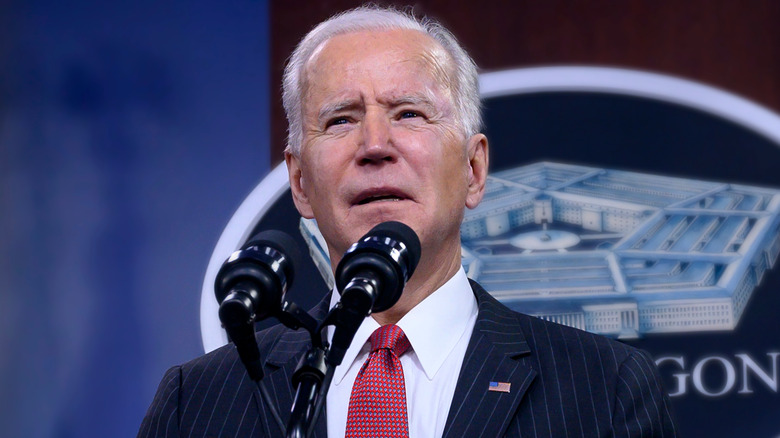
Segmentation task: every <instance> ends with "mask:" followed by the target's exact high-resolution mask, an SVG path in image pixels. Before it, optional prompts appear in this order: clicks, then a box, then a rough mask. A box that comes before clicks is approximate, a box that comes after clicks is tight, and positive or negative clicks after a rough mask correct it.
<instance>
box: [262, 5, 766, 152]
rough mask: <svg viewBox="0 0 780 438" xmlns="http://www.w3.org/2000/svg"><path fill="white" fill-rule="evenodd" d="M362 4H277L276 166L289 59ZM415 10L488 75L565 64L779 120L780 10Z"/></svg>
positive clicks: (481, 7)
mask: <svg viewBox="0 0 780 438" xmlns="http://www.w3.org/2000/svg"><path fill="white" fill-rule="evenodd" d="M360 3H361V2H355V1H347V0H331V1H321V2H317V3H316V4H312V5H307V7H306V8H302V7H301V6H300V4H299V3H297V2H283V1H272V2H271V12H270V17H271V35H272V41H271V45H272V46H271V57H272V59H271V65H272V69H273V71H272V74H271V80H272V90H274V94H273V95H272V96H273V101H272V105H273V107H272V145H273V147H272V148H271V161H272V162H274V163H277V162H279V161H280V160H281V159H282V154H281V152H282V150H283V148H284V139H285V135H286V132H285V130H286V127H287V123H286V120H285V118H284V111H283V109H282V105H281V85H280V84H281V76H282V71H283V69H284V62H285V60H286V59H287V57H288V56H289V54H290V53H291V52H292V50H293V49H294V47H295V44H296V43H297V42H298V41H299V40H300V38H302V37H303V35H305V33H306V32H308V31H309V30H310V29H311V28H312V27H313V26H314V25H316V24H317V23H319V22H320V21H322V20H324V19H326V18H327V17H329V16H330V15H332V14H334V13H336V12H338V11H342V10H344V9H348V8H351V7H354V6H357V5H359V4H360ZM384 4H393V3H392V2H391V3H388V2H384ZM396 4H399V5H403V3H396ZM414 10H415V11H416V12H418V14H425V15H430V16H433V17H435V18H437V19H439V20H440V21H441V22H443V23H444V24H445V25H446V26H447V27H448V28H449V29H450V30H451V31H452V32H453V33H454V34H455V35H456V36H457V37H458V39H459V40H460V41H461V42H462V43H463V45H464V46H465V47H466V49H467V50H468V51H469V53H470V54H471V55H472V56H473V57H474V59H475V61H476V62H477V64H478V65H479V66H480V67H481V69H482V70H483V71H488V70H496V69H503V68H510V67H525V66H538V65H564V64H581V65H608V66H619V67H626V68H634V69H642V70H649V71H656V72H661V73H665V74H672V75H677V76H681V77H685V78H688V79H693V80H697V81H702V82H705V83H708V84H710V85H715V86H717V87H720V88H723V89H726V90H728V91H731V92H734V93H737V94H740V95H742V96H745V97H747V98H749V99H752V100H754V101H756V102H758V103H761V104H763V105H765V106H768V107H770V108H771V109H773V110H775V111H779V112H780V26H778V25H777V23H780V2H775V1H771V0H765V1H757V0H754V1H746V2H734V1H730V0H710V1H707V0H686V1H684V2H681V1H677V0H657V1H652V2H651V1H606V0H593V1H580V2H574V1H565V0H546V1H533V0H528V1H518V2H515V4H514V5H513V6H511V8H510V9H508V8H507V6H505V5H503V4H499V2H495V3H492V2H485V1H480V2H465V1H461V2H456V1H446V0H428V1H419V2H417V5H416V6H415V9H414Z"/></svg>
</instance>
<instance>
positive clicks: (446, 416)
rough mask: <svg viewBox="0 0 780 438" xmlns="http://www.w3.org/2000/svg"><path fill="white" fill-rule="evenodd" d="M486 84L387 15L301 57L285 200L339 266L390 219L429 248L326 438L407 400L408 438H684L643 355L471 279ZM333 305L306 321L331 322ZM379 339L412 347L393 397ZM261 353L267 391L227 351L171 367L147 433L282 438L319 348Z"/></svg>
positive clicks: (357, 346) (381, 316) (439, 35)
mask: <svg viewBox="0 0 780 438" xmlns="http://www.w3.org/2000/svg"><path fill="white" fill-rule="evenodd" d="M476 80H477V79H476V68H475V66H474V64H473V62H472V61H471V59H470V58H469V57H468V55H467V54H466V53H465V52H464V51H463V49H462V48H461V47H460V46H459V45H458V44H457V42H456V41H455V39H454V38H453V37H452V36H451V35H450V34H449V32H448V31H446V29H444V28H442V27H441V26H439V25H437V24H435V23H432V22H423V23H421V22H419V21H417V20H415V19H414V18H413V17H410V16H407V15H405V14H402V13H399V12H396V11H392V10H383V9H376V8H360V9H357V10H353V11H349V12H347V13H345V14H342V15H340V16H336V17H334V18H332V19H330V20H328V21H326V22H324V23H322V24H320V25H319V26H318V27H317V28H315V29H314V30H312V31H311V32H310V33H309V34H308V35H307V36H306V37H305V38H304V39H303V40H302V42H301V43H300V45H299V46H298V48H297V49H296V51H295V52H294V54H293V56H292V57H291V59H290V62H289V64H288V66H287V69H286V71H285V79H284V104H285V110H286V112H287V117H288V121H289V139H288V148H287V150H286V153H285V159H286V162H287V167H288V170H289V176H290V186H291V191H292V195H293V200H294V202H295V205H296V207H297V208H298V211H299V212H300V213H301V215H302V216H303V217H306V218H316V219H317V223H318V226H319V228H320V231H321V232H322V234H323V236H324V237H325V240H326V242H327V243H328V252H329V254H330V259H331V263H332V266H333V267H334V268H335V266H336V265H337V264H338V262H339V260H340V259H341V257H342V255H343V254H344V252H345V251H346V250H347V248H348V247H349V246H350V245H351V244H352V243H354V242H355V241H357V240H358V238H359V237H361V236H362V235H363V234H365V233H366V232H367V231H368V230H369V229H371V228H372V227H373V226H375V225H376V224H378V223H381V222H384V221H388V220H397V221H401V222H404V223H405V224H407V225H409V226H410V227H411V228H412V229H414V231H415V232H416V233H417V234H418V236H419V237H420V241H421V246H422V255H421V259H420V262H419V265H418V267H417V270H416V271H415V273H414V275H413V276H412V277H411V279H410V280H409V282H408V283H407V285H406V287H405V289H404V292H403V294H402V296H401V298H400V299H399V301H398V302H397V303H396V304H395V305H394V306H393V307H392V308H390V309H389V310H386V311H384V312H381V313H377V314H374V315H372V316H370V317H367V318H366V320H365V321H364V322H363V324H362V326H361V327H360V328H359V329H358V332H357V334H356V335H355V338H354V340H353V343H352V345H351V347H350V349H349V350H348V352H347V354H346V356H345V358H344V361H343V363H342V365H341V366H339V367H338V368H337V369H336V371H335V375H334V378H333V381H332V383H331V386H330V391H329V393H328V398H327V403H326V409H325V413H324V415H323V416H322V417H321V418H320V421H319V423H317V425H316V428H315V431H314V435H315V436H320V437H324V436H326V435H327V436H328V437H337V436H338V437H341V436H385V433H389V432H386V431H382V430H380V429H381V428H382V427H384V426H383V424H380V423H385V422H387V421H389V420H388V418H389V417H388V418H383V421H376V420H375V419H373V420H372V419H371V418H370V415H371V414H372V413H373V414H375V412H374V411H377V412H379V409H380V408H378V407H377V403H378V404H382V403H398V404H399V405H400V406H401V408H400V411H401V412H402V413H403V415H400V417H399V418H400V421H399V422H398V423H399V425H398V427H399V428H400V430H401V432H400V433H399V435H398V436H411V437H433V436H452V437H454V436H467V437H472V436H488V437H494V436H552V437H558V436H603V435H614V436H659V437H660V436H674V435H675V431H674V426H673V424H672V422H671V418H670V412H669V400H668V397H667V396H666V395H665V393H664V391H663V389H662V388H661V385H660V383H659V379H658V376H657V373H656V370H655V367H654V365H653V363H652V361H651V360H650V359H649V358H648V357H647V356H646V355H645V354H644V353H642V352H640V351H638V350H635V349H632V348H630V347H628V346H625V345H623V344H620V343H618V342H615V341H611V340H607V339H606V338H602V337H599V336H595V335H592V334H589V333H585V332H581V331H578V330H574V329H570V328H567V327H563V326H559V325H556V324H552V323H548V322H545V321H542V320H540V319H536V318H532V317H528V316H526V315H522V314H518V313H515V312H512V311H510V310H509V309H507V308H506V307H504V306H503V305H501V304H499V303H498V302H497V301H495V300H494V299H493V298H492V297H491V296H490V295H489V294H488V293H487V292H485V291H484V290H483V289H482V288H481V287H480V286H479V285H477V284H476V283H472V284H470V283H469V281H468V279H467V278H466V276H465V273H464V271H463V269H462V268H461V265H460V261H461V255H460V233H459V230H460V224H461V221H462V219H463V214H464V209H465V208H466V207H468V208H474V207H476V206H477V205H478V204H479V202H480V200H481V199H482V196H483V194H484V190H485V181H486V178H487V166H488V142H487V139H486V137H485V136H484V135H483V134H481V133H479V129H480V123H481V122H480V118H479V96H478V92H477V85H476V84H477V82H476ZM336 301H338V292H334V293H333V294H332V295H331V296H330V297H329V303H330V305H331V306H332V305H334V304H335V303H336ZM327 305H328V301H325V302H323V303H321V305H319V306H318V307H317V308H316V309H315V310H314V311H313V312H312V314H313V315H314V316H315V317H316V318H319V319H321V318H322V317H323V316H324V314H325V313H326V311H327V307H326V306H327ZM380 328H381V329H380ZM385 329H388V330H392V333H393V334H394V335H393V336H397V337H398V338H400V339H403V340H404V341H403V342H404V348H402V349H400V350H398V351H397V352H396V350H394V348H395V347H388V348H387V349H385V350H393V353H392V354H391V353H387V354H388V355H389V356H387V357H388V359H387V360H388V361H391V362H392V363H393V364H394V365H392V366H390V367H389V368H392V369H391V370H390V371H387V369H383V371H379V373H380V374H378V375H379V376H380V377H379V378H378V379H379V380H383V379H384V380H387V381H388V382H389V381H390V380H395V379H396V377H393V378H385V377H382V376H385V375H384V374H381V373H382V372H394V373H397V372H398V370H401V371H400V373H401V374H400V377H399V379H400V382H401V384H400V388H401V389H400V393H398V394H396V396H397V397H396V398H395V399H393V400H392V401H388V400H387V399H382V396H379V395H377V394H378V392H379V391H378V390H377V389H376V387H373V386H370V385H375V384H377V383H376V382H374V381H371V379H370V378H368V377H366V376H367V375H369V374H370V373H371V372H373V371H371V370H373V369H374V368H372V367H376V366H379V365H376V364H377V363H378V362H377V361H376V359H374V357H375V356H374V355H375V352H374V351H371V350H372V344H374V343H375V342H379V341H378V340H377V339H378V338H377V337H376V336H375V335H374V334H375V333H379V332H382V333H385V332H384V330H385ZM329 336H332V333H329ZM258 342H259V344H260V348H261V351H262V353H263V357H264V359H265V361H266V363H265V373H266V376H265V378H264V379H263V385H264V386H265V388H268V393H267V394H265V395H261V394H259V393H258V391H257V390H256V388H255V386H254V385H253V384H252V382H251V381H250V380H249V379H248V378H247V376H246V372H245V371H244V369H243V367H242V365H241V363H240V362H239V360H238V357H237V355H236V354H235V351H234V348H233V347H232V346H230V345H229V346H226V347H223V348H221V349H218V350H216V351H214V352H212V353H210V354H207V355H206V356H204V357H202V358H199V359H196V360H194V361H192V362H190V363H188V364H185V365H183V366H181V367H174V368H172V369H171V370H169V371H168V373H167V374H166V376H165V378H164V379H163V382H162V383H161V385H160V388H159V390H158V393H157V395H156V397H155V401H154V402H153V404H152V406H151V407H150V409H149V412H148V413H147V417H146V418H145V419H144V424H143V425H142V426H141V430H140V432H139V436H277V435H280V434H281V430H280V428H279V426H278V423H279V421H275V420H274V418H273V414H274V412H273V411H274V409H273V408H272V407H271V406H270V405H274V407H275V408H277V409H278V411H279V412H280V413H281V416H282V417H283V418H282V419H281V420H282V422H284V423H286V417H287V416H289V409H290V407H291V405H292V399H293V396H294V390H293V389H292V388H291V387H290V375H291V373H292V371H293V370H294V369H295V366H296V364H297V362H298V360H299V359H300V357H301V355H302V354H303V353H304V352H305V351H306V350H307V349H308V348H309V341H308V335H306V334H305V333H299V332H292V331H290V330H286V329H284V328H282V327H274V328H272V329H269V330H267V331H264V332H261V333H259V334H258ZM394 376H395V375H394ZM374 380H376V379H374ZM388 382H385V381H381V382H379V384H380V385H383V384H385V383H388ZM396 383H397V382H396ZM366 385H368V386H366ZM365 397H368V398H371V397H373V398H371V401H369V402H367V403H368V404H362V405H361V403H363V402H364V401H365V400H364V398H365ZM399 400H400V402H399ZM372 403H373V404H372ZM394 406H396V405H394ZM367 415H368V417H366V416H367ZM393 427H395V426H393ZM364 428H367V429H364ZM377 428H380V429H377ZM360 431H362V432H360ZM361 433H362V435H361ZM393 436H396V435H393Z"/></svg>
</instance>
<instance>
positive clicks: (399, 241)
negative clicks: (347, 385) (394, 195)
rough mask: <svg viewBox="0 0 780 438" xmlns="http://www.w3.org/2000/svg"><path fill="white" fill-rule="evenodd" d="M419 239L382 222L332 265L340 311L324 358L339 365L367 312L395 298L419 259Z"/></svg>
mask: <svg viewBox="0 0 780 438" xmlns="http://www.w3.org/2000/svg"><path fill="white" fill-rule="evenodd" d="M420 251H421V249H420V239H419V238H418V237H417V234H416V233H415V232H414V230H412V229H411V228H409V227H408V226H407V225H405V224H403V223H401V222H395V221H391V222H383V223H381V224H379V225H377V226H375V227H374V228H372V229H371V231H369V232H368V233H366V235H364V236H363V237H361V238H360V240H358V241H357V242H356V243H354V244H353V245H352V246H351V247H350V248H349V249H348V250H347V252H346V253H345V254H344V257H343V258H342V259H341V262H339V264H338V266H337V267H336V276H335V277H336V287H337V288H338V290H339V291H340V293H341V300H340V301H339V306H340V311H339V315H338V317H337V318H336V324H335V325H336V329H335V331H334V333H333V340H332V345H331V348H330V352H329V354H328V361H329V362H330V363H331V364H333V365H336V366H337V365H339V364H341V361H342V360H343V358H344V354H346V352H347V349H348V348H349V345H350V344H351V343H352V338H353V337H354V336H355V332H356V331H357V329H358V327H360V324H361V323H362V322H363V319H364V318H365V317H366V315H368V314H369V313H371V312H382V311H384V310H387V309H389V308H391V307H393V305H394V304H395V303H396V302H397V301H398V299H399V298H400V297H401V293H403V290H404V286H405V285H406V282H407V281H408V280H409V278H410V277H411V276H412V273H413V272H414V269H415V268H416V267H417V263H418V262H419V261H420Z"/></svg>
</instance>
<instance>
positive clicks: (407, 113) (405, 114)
mask: <svg viewBox="0 0 780 438" xmlns="http://www.w3.org/2000/svg"><path fill="white" fill-rule="evenodd" d="M414 117H420V113H418V112H416V111H403V112H401V114H400V118H402V119H411V118H414Z"/></svg>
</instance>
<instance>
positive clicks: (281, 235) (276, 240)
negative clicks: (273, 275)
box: [243, 230, 303, 283]
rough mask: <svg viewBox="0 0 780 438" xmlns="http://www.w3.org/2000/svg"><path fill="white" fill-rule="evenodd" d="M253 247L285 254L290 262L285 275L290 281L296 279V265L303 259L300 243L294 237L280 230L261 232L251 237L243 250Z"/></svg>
mask: <svg viewBox="0 0 780 438" xmlns="http://www.w3.org/2000/svg"><path fill="white" fill-rule="evenodd" d="M252 246H268V247H271V248H273V249H275V250H277V251H279V252H281V253H282V254H285V255H286V258H287V260H288V261H289V263H288V264H287V266H288V268H289V269H288V270H286V271H287V272H285V275H286V276H287V278H288V279H292V278H294V277H295V263H300V260H303V259H302V256H301V250H300V248H299V245H298V242H296V241H295V239H294V238H293V237H292V236H290V235H289V234H287V233H285V232H283V231H278V230H266V231H261V232H259V233H257V234H255V235H254V236H252V237H250V238H249V240H247V242H246V243H245V244H244V246H243V248H249V247H252ZM290 283H292V282H290Z"/></svg>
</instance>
